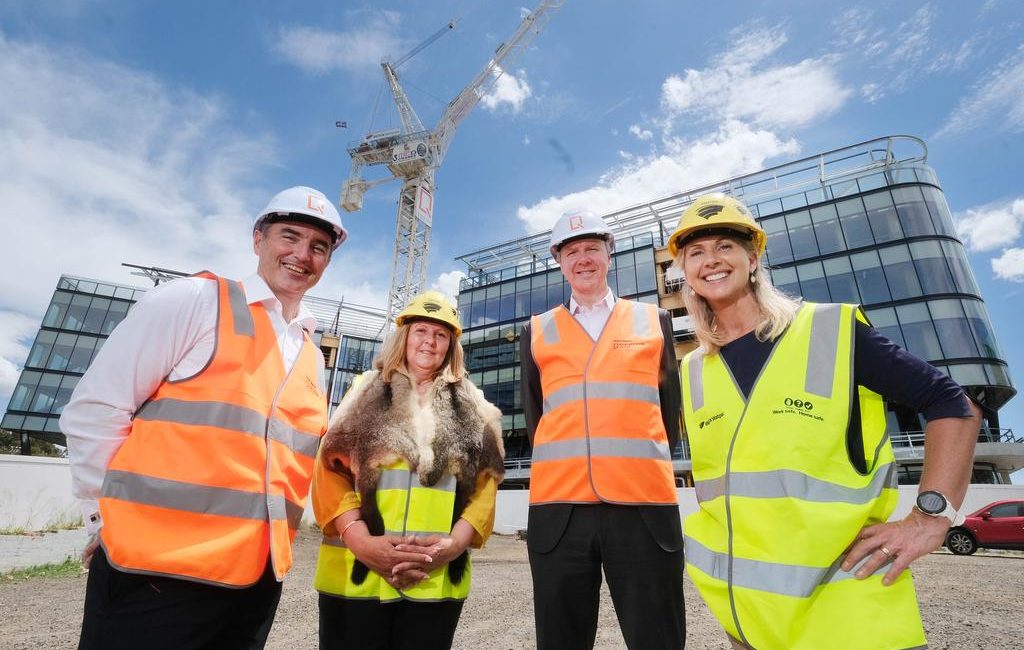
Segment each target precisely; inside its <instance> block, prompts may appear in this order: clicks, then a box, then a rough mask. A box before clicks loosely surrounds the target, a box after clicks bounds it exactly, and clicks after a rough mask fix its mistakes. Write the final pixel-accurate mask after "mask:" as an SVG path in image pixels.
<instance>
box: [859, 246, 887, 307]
mask: <svg viewBox="0 0 1024 650" xmlns="http://www.w3.org/2000/svg"><path fill="white" fill-rule="evenodd" d="M850 263H851V264H852V265H853V276H854V278H856V279H857V288H859V289H860V295H861V297H862V298H863V299H864V304H867V305H871V304H875V303H879V302H889V301H890V300H892V297H891V296H890V295H889V287H888V285H886V283H885V275H884V274H883V273H882V266H881V263H880V262H879V261H878V252H877V251H865V252H863V253H857V254H855V255H851V256H850Z"/></svg>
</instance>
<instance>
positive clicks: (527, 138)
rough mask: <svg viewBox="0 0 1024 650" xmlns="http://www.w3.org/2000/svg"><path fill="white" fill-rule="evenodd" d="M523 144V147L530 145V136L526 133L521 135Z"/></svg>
mask: <svg viewBox="0 0 1024 650" xmlns="http://www.w3.org/2000/svg"><path fill="white" fill-rule="evenodd" d="M523 146H524V147H528V146H530V136H528V135H524V136H523Z"/></svg>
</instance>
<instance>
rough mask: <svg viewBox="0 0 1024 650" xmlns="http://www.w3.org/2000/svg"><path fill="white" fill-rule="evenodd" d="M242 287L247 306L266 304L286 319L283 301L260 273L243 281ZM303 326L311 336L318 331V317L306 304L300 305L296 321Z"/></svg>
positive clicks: (301, 303)
mask: <svg viewBox="0 0 1024 650" xmlns="http://www.w3.org/2000/svg"><path fill="white" fill-rule="evenodd" d="M242 286H244V287H245V300H246V303H247V304H250V305H254V304H256V303H258V302H262V303H264V305H265V306H266V307H267V308H269V309H273V310H274V311H275V312H277V313H278V314H281V316H282V318H283V317H284V310H283V307H282V306H281V301H280V300H278V299H277V296H275V295H274V292H273V291H271V290H270V287H268V286H267V283H266V281H265V280H264V279H263V278H261V277H260V275H259V273H253V274H252V275H250V276H249V277H247V278H245V280H243V281H242ZM293 322H298V323H299V325H301V326H302V329H304V330H306V331H307V332H309V333H310V334H312V333H314V332H315V331H316V316H314V315H313V312H311V311H310V310H309V308H308V307H306V303H304V302H300V303H299V313H298V314H297V315H296V316H295V321H293Z"/></svg>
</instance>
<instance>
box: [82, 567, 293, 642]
mask: <svg viewBox="0 0 1024 650" xmlns="http://www.w3.org/2000/svg"><path fill="white" fill-rule="evenodd" d="M280 599H281V583H280V582H278V581H277V579H276V578H275V577H274V572H273V570H272V569H271V567H270V566H269V563H268V566H267V569H266V570H265V571H264V572H263V575H262V576H261V577H260V580H259V582H257V583H256V584H255V585H252V586H251V587H245V588H242V589H230V588H227V587H217V586H213V585H205V584H201V583H198V582H192V581H189V580H178V579H175V578H163V577H155V576H147V575H139V574H135V573H126V572H124V571H118V570H117V569H115V568H113V567H111V566H110V563H109V562H108V561H107V556H106V554H105V553H104V552H103V548H102V547H101V548H98V549H96V553H95V555H93V556H92V561H91V562H90V563H89V580H88V582H87V584H86V588H85V616H84V617H83V620H82V636H81V639H80V640H79V645H78V647H79V650H120V649H122V648H124V649H125V650H128V649H134V648H146V649H147V650H162V649H164V648H166V649H167V650H200V649H205V648H210V649H211V650H212V649H215V648H216V649H218V650H220V649H228V648H231V649H235V648H237V649H239V650H242V649H245V650H249V649H259V648H263V646H264V645H265V644H266V642H267V635H268V634H270V626H271V624H273V622H274V614H275V613H276V612H277V603H278V601H279V600H280Z"/></svg>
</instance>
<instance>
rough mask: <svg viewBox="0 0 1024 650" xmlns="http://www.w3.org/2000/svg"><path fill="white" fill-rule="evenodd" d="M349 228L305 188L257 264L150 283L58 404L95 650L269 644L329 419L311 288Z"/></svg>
mask: <svg viewBox="0 0 1024 650" xmlns="http://www.w3.org/2000/svg"><path fill="white" fill-rule="evenodd" d="M346 236H347V232H346V230H345V227H344V226H343V225H342V223H341V218H340V216H339V215H338V211H337V210H336V209H335V207H334V206H333V205H332V204H331V202H330V201H328V200H327V199H326V198H325V197H324V195H323V194H322V193H320V192H318V191H317V190H314V189H311V188H308V187H292V188H289V189H287V190H284V191H283V192H280V193H279V194H277V195H276V196H275V197H274V198H273V199H271V201H270V203H269V204H268V205H267V207H266V208H265V209H264V210H263V211H262V212H260V214H259V216H258V217H257V219H256V222H255V225H254V227H253V235H252V237H253V249H254V251H255V253H256V255H257V256H258V258H259V262H258V264H257V268H256V273H254V274H253V275H251V276H249V277H247V278H245V279H244V280H243V281H241V282H236V281H233V280H228V279H225V278H222V277H218V276H216V275H214V274H212V273H209V272H203V273H200V274H198V275H196V276H193V277H190V278H182V279H178V280H174V281H171V282H168V283H166V284H164V285H161V286H159V287H157V288H156V289H154V290H153V291H151V292H149V293H148V294H147V295H146V296H145V298H144V299H142V300H141V301H139V302H138V303H137V304H136V305H135V306H134V307H133V308H132V310H131V311H130V312H129V314H128V316H127V318H125V320H124V321H123V322H122V323H121V324H120V325H118V327H117V328H116V329H115V330H114V331H113V333H111V335H110V338H109V339H108V340H107V342H106V343H105V345H104V346H103V348H102V349H101V351H100V352H99V353H98V354H97V356H96V358H95V359H94V360H93V362H92V365H91V366H90V367H89V369H88V371H87V372H86V373H85V376H84V377H82V379H81V381H80V382H79V384H78V386H77V388H76V389H75V392H74V394H73V395H72V397H71V401H70V402H69V403H68V405H67V406H66V407H65V408H64V412H63V414H62V416H61V429H62V431H63V432H64V434H65V435H66V436H67V440H68V456H69V458H70V461H71V475H72V486H73V491H74V493H75V496H77V497H78V498H79V499H80V500H81V503H82V512H83V516H84V517H85V521H86V528H87V530H88V531H89V533H91V534H92V535H94V538H93V539H94V541H93V542H91V543H90V544H89V546H88V547H87V549H86V551H85V553H84V554H83V560H84V562H85V563H86V564H87V566H88V567H89V580H88V584H87V587H86V596H85V614H84V619H83V623H82V633H81V640H80V645H79V647H80V648H88V649H93V648H95V649H99V648H102V649H104V650H110V649H116V648H137V647H139V646H140V645H145V646H146V647H147V648H151V649H152V648H168V649H170V648H174V649H175V650H182V649H186V648H262V647H263V646H264V644H265V643H266V639H267V635H268V634H269V632H270V626H271V624H272V623H273V620H274V614H275V612H276V610H277V604H278V601H279V599H280V596H281V580H282V579H283V578H284V575H285V573H286V572H287V571H288V569H289V568H290V567H291V564H292V556H291V542H292V540H293V539H294V537H295V531H296V530H297V527H298V524H299V521H300V519H301V516H302V512H303V509H304V507H305V500H306V495H307V493H308V491H309V483H310V478H311V476H312V471H313V461H314V458H315V455H316V450H317V445H318V443H319V440H320V437H321V436H322V435H323V433H324V431H325V430H326V424H327V398H326V395H325V392H324V386H323V384H322V380H321V377H322V370H323V355H322V354H321V352H320V350H319V349H318V348H317V346H316V345H314V344H313V342H312V340H311V338H310V335H311V334H313V332H314V331H315V328H316V318H315V317H314V316H313V315H312V314H311V313H310V312H309V310H308V309H306V308H305V307H304V306H303V305H302V302H301V300H302V297H303V296H304V295H305V293H306V292H307V291H308V290H309V289H311V288H312V287H313V286H315V285H316V283H317V282H318V281H319V280H320V278H321V276H322V275H323V272H324V270H325V269H326V268H327V264H328V263H329V262H330V260H331V256H332V254H333V252H334V251H335V250H336V249H337V248H338V247H339V246H341V244H342V242H344V241H345V238H346Z"/></svg>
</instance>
